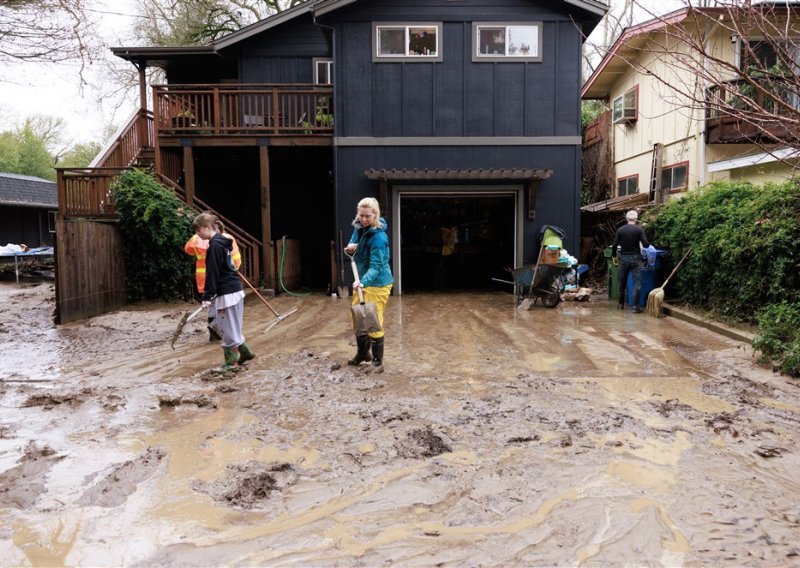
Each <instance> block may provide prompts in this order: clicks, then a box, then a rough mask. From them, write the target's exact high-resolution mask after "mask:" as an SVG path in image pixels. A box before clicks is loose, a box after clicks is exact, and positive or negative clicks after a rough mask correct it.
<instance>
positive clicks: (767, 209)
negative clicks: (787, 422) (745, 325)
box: [643, 181, 800, 374]
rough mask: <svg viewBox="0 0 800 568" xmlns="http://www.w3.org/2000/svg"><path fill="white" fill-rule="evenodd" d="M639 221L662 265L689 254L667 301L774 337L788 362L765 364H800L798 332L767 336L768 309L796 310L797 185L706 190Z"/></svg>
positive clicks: (799, 284)
mask: <svg viewBox="0 0 800 568" xmlns="http://www.w3.org/2000/svg"><path fill="white" fill-rule="evenodd" d="M643 221H644V222H646V223H647V233H648V237H649V238H650V240H651V242H653V243H655V244H656V245H657V246H659V247H661V248H667V249H669V250H670V253H671V254H670V259H671V263H668V264H672V265H674V263H675V262H677V260H678V259H680V258H681V257H682V256H683V254H684V253H685V252H686V251H687V250H688V249H689V248H690V247H691V248H692V254H691V255H690V256H689V258H688V259H687V260H686V262H685V263H684V264H683V266H682V267H681V268H680V270H679V271H678V273H677V275H676V276H675V277H674V278H673V280H671V281H670V284H669V287H668V289H667V294H668V296H671V297H672V298H673V299H676V300H677V301H678V302H680V303H683V304H687V305H690V306H694V307H697V308H700V309H703V310H708V311H710V312H711V313H713V314H716V315H718V316H720V317H721V318H722V319H726V320H734V321H742V322H750V323H756V322H757V323H758V324H759V336H762V335H763V334H769V336H770V337H772V338H773V339H774V337H778V336H780V337H782V338H783V339H784V340H785V341H782V343H786V344H787V345H791V344H794V345H795V348H796V349H797V352H795V353H794V354H792V353H783V354H781V353H780V352H779V351H778V350H774V351H771V352H770V353H766V352H762V353H763V354H764V355H765V356H767V357H777V358H778V359H779V360H780V361H783V360H784V359H785V358H786V357H788V358H789V359H790V360H791V359H792V357H794V360H796V361H797V360H798V359H800V341H798V339H800V328H795V329H796V331H794V332H790V333H788V334H787V333H783V334H781V333H773V332H772V331H770V327H771V325H772V324H771V323H770V318H771V317H772V316H771V315H770V314H772V315H774V313H775V312H774V310H775V309H777V308H774V306H779V305H783V306H785V307H784V308H781V310H780V311H781V313H782V314H784V317H789V313H790V312H791V311H792V310H800V308H798V306H800V251H798V247H800V184H799V183H798V182H796V181H790V182H785V183H781V184H775V183H768V184H765V185H764V186H754V185H752V184H750V183H745V182H742V183H727V182H717V183H712V184H710V185H709V186H707V187H705V188H702V189H701V190H699V191H696V192H691V193H690V194H688V195H686V196H685V197H683V198H682V199H679V200H673V201H670V202H669V203H668V204H666V205H664V206H662V207H659V208H657V209H654V210H653V211H651V212H649V213H648V214H647V215H645V216H644V217H643ZM671 268H672V267H671V266H666V267H665V269H667V270H671ZM798 316H800V312H798ZM756 343H758V344H759V345H761V346H762V347H763V346H764V345H767V344H770V345H772V344H773V343H774V342H768V343H759V340H758V339H757V342H756ZM754 346H755V344H754ZM759 349H760V348H759ZM790 351H791V349H790ZM795 370H796V371H798V370H800V362H798V363H797V364H796V367H795ZM790 374H792V373H791V372H790Z"/></svg>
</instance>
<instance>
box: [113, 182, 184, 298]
mask: <svg viewBox="0 0 800 568" xmlns="http://www.w3.org/2000/svg"><path fill="white" fill-rule="evenodd" d="M112 191H113V192H114V199H115V201H116V206H117V212H118V214H119V227H120V231H121V232H122V240H123V250H122V254H123V258H124V260H125V274H126V276H127V288H128V300H129V301H138V300H167V301H170V300H179V299H180V300H189V299H191V297H192V290H193V289H192V279H193V278H194V263H193V262H190V261H189V259H188V257H187V255H186V253H185V252H184V251H183V246H184V244H185V243H186V241H187V240H189V238H190V237H191V236H192V234H193V233H194V229H193V227H192V220H193V218H194V216H195V215H196V213H195V212H194V211H193V210H192V209H191V208H190V207H189V206H187V205H186V204H185V203H183V202H182V201H181V200H180V199H178V198H177V197H176V196H175V195H174V194H173V193H172V192H171V191H169V190H168V189H167V188H165V187H164V186H163V185H161V184H160V183H159V182H158V181H157V180H156V178H155V177H154V176H153V175H152V174H151V173H149V172H146V171H144V170H138V169H134V170H127V171H125V172H123V174H122V175H121V176H120V177H119V178H118V179H117V181H116V182H115V183H114V185H113V187H112Z"/></svg>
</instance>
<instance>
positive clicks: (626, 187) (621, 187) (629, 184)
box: [617, 174, 639, 197]
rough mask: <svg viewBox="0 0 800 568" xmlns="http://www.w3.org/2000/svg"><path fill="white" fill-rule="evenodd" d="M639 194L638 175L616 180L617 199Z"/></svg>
mask: <svg viewBox="0 0 800 568" xmlns="http://www.w3.org/2000/svg"><path fill="white" fill-rule="evenodd" d="M638 192H639V174H636V175H633V176H628V177H624V178H619V179H618V180H617V197H622V196H623V195H631V194H633V193H638Z"/></svg>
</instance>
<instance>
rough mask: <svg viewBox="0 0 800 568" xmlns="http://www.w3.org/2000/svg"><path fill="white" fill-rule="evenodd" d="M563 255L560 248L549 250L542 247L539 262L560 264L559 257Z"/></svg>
mask: <svg viewBox="0 0 800 568" xmlns="http://www.w3.org/2000/svg"><path fill="white" fill-rule="evenodd" d="M559 256H561V251H560V250H549V249H548V248H547V247H542V250H541V251H540V252H539V264H558V257H559Z"/></svg>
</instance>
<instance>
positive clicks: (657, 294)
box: [645, 249, 692, 318]
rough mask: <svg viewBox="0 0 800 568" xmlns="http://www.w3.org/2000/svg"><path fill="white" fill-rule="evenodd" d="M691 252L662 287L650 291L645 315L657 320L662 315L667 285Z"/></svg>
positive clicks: (674, 269)
mask: <svg viewBox="0 0 800 568" xmlns="http://www.w3.org/2000/svg"><path fill="white" fill-rule="evenodd" d="M691 252H692V249H689V250H687V251H686V254H685V255H683V258H682V259H681V260H680V262H679V263H678V264H676V265H675V268H673V269H672V272H671V273H670V275H669V276H667V279H666V280H664V283H663V284H662V285H661V286H659V287H658V288H653V289H652V290H650V293H649V294H648V295H647V307H646V308H645V313H647V315H650V316H653V317H656V318H657V317H659V316H660V315H661V305H662V304H663V303H664V288H666V287H667V284H669V279H670V278H672V277H673V276H675V273H676V272H678V269H679V268H680V267H681V264H683V261H684V260H686V257H687V256H689V253H691Z"/></svg>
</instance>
